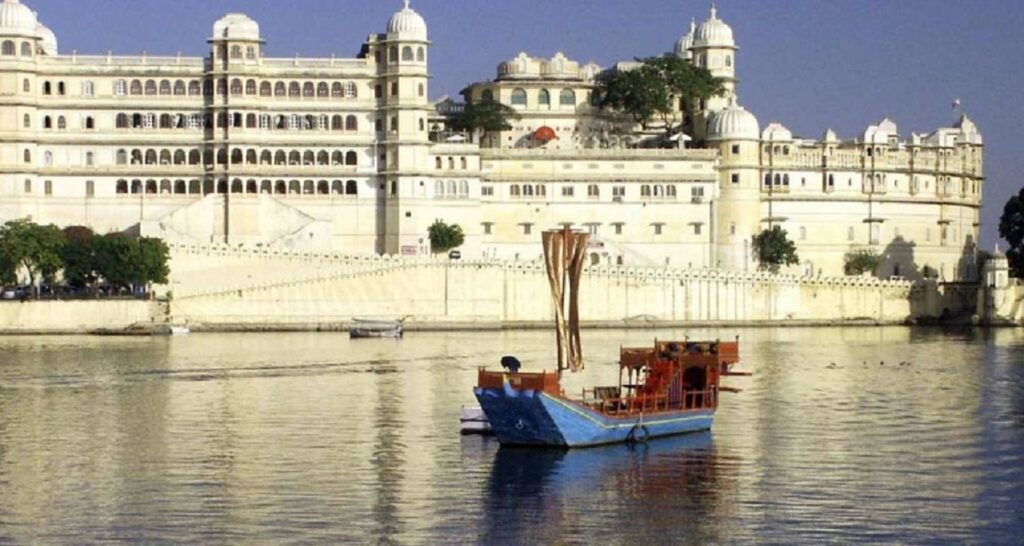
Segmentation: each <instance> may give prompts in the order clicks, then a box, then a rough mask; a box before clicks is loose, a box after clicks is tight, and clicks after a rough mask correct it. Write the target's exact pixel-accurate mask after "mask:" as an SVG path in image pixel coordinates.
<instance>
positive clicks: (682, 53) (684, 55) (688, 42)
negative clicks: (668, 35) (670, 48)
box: [675, 19, 697, 59]
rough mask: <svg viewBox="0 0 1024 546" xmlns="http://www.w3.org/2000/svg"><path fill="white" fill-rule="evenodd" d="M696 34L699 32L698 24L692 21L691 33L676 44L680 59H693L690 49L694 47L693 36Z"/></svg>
mask: <svg viewBox="0 0 1024 546" xmlns="http://www.w3.org/2000/svg"><path fill="white" fill-rule="evenodd" d="M695 32H697V22H696V21H694V20H693V19H690V30H689V32H687V33H686V35H685V36H683V37H682V38H680V39H679V41H678V42H676V51H675V53H676V57H678V58H680V59H690V58H692V57H693V53H691V52H690V48H691V47H693V34H694V33H695Z"/></svg>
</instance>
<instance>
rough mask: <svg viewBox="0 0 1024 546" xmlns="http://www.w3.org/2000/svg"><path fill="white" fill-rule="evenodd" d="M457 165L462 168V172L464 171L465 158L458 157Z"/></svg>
mask: <svg viewBox="0 0 1024 546" xmlns="http://www.w3.org/2000/svg"><path fill="white" fill-rule="evenodd" d="M459 164H460V166H461V167H462V170H466V164H467V163H466V158H464V157H460V158H459Z"/></svg>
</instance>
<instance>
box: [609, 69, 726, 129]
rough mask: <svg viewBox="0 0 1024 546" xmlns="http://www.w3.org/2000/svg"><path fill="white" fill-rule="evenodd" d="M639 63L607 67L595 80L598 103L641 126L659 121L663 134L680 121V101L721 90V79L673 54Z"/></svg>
mask: <svg viewBox="0 0 1024 546" xmlns="http://www.w3.org/2000/svg"><path fill="white" fill-rule="evenodd" d="M638 61H639V62H640V63H641V64H640V66H637V67H635V68H627V69H623V70H618V69H615V70H610V71H607V72H605V73H603V74H602V75H601V76H600V77H599V78H598V80H597V88H596V90H595V93H597V97H598V98H597V100H598V105H599V106H600V107H601V108H606V109H613V110H620V111H622V112H625V113H627V114H629V115H630V116H631V117H632V118H633V120H634V121H636V122H637V123H639V124H641V126H643V128H644V129H646V128H647V126H648V124H649V123H650V122H651V121H652V120H655V119H657V120H660V121H661V123H662V126H663V127H664V129H665V134H666V136H668V135H671V134H672V133H673V132H675V129H676V124H677V123H679V122H682V121H683V119H682V117H681V116H682V112H681V111H680V110H681V109H680V108H679V105H680V104H692V103H693V102H694V101H696V100H697V99H700V100H707V99H709V98H711V97H713V96H718V95H721V94H723V93H724V92H725V85H724V83H723V80H722V79H721V78H716V77H714V76H712V75H711V72H710V71H709V70H708V69H706V68H700V67H697V66H694V65H692V64H690V63H689V62H688V61H686V60H684V59H679V58H676V57H651V58H647V59H642V60H641V59H638Z"/></svg>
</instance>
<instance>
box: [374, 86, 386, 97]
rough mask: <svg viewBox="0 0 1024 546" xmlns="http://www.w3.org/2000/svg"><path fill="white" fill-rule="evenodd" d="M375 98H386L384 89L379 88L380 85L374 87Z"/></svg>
mask: <svg viewBox="0 0 1024 546" xmlns="http://www.w3.org/2000/svg"><path fill="white" fill-rule="evenodd" d="M373 96H374V97H375V98H378V99H379V98H381V97H383V96H384V88H382V87H381V86H379V85H375V86H374V87H373Z"/></svg>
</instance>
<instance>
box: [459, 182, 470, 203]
mask: <svg viewBox="0 0 1024 546" xmlns="http://www.w3.org/2000/svg"><path fill="white" fill-rule="evenodd" d="M467 197H469V182H467V181H465V180H459V198H460V199H465V198H467Z"/></svg>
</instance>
